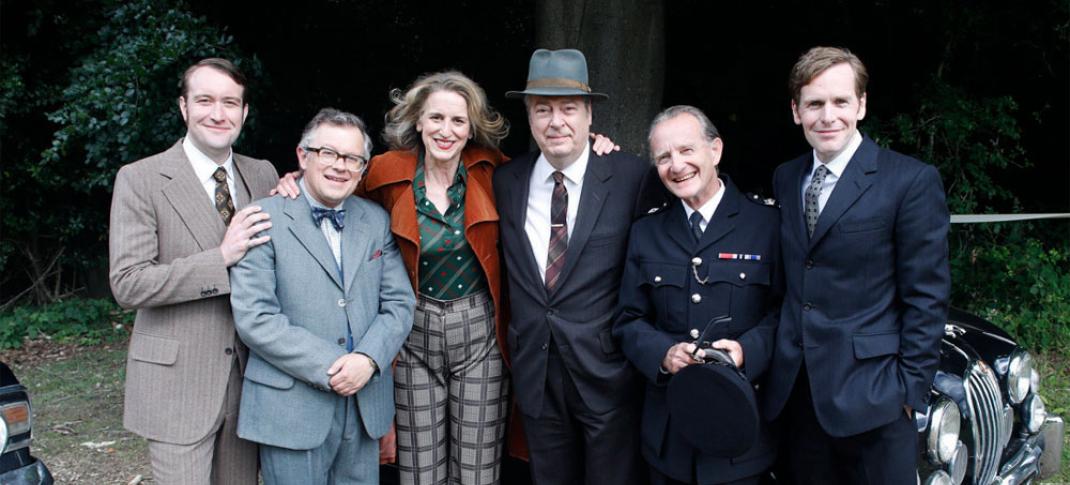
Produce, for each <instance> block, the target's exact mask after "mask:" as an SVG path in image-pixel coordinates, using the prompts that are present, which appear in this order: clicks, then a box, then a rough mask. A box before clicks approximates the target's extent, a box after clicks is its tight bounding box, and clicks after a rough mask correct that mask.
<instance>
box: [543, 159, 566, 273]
mask: <svg viewBox="0 0 1070 485" xmlns="http://www.w3.org/2000/svg"><path fill="white" fill-rule="evenodd" d="M553 176H554V194H553V197H551V199H550V250H549V252H548V254H547V257H546V289H547V290H550V291H553V289H554V287H555V286H557V278H558V277H560V276H561V269H562V268H564V266H565V250H566V249H568V222H567V221H568V190H567V189H565V174H563V173H561V171H559V170H555V171H554V174H553Z"/></svg>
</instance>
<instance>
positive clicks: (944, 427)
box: [927, 398, 960, 464]
mask: <svg viewBox="0 0 1070 485" xmlns="http://www.w3.org/2000/svg"><path fill="white" fill-rule="evenodd" d="M931 418H932V419H931V420H930V421H929V436H928V440H927V441H928V445H929V450H928V453H929V459H930V460H932V461H934V462H937V463H941V464H943V463H947V462H948V461H950V460H951V459H952V458H954V457H955V446H956V445H957V444H958V442H959V425H960V415H959V407H958V405H956V404H955V403H954V402H952V401H951V400H949V399H943V398H942V399H940V400H939V401H937V402H936V405H934V406H933V407H932V414H931Z"/></svg>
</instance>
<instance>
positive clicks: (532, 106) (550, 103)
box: [527, 96, 591, 170]
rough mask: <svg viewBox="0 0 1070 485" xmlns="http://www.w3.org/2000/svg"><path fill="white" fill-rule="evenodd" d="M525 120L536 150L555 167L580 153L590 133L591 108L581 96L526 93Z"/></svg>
mask: <svg viewBox="0 0 1070 485" xmlns="http://www.w3.org/2000/svg"><path fill="white" fill-rule="evenodd" d="M527 105H528V123H529V124H530V125H531V135H532V136H533V137H534V138H535V143H537V144H538V145H539V150H542V154H543V155H545V156H546V159H547V160H548V161H549V162H550V164H551V165H553V166H554V167H555V168H557V169H558V170H560V169H563V168H565V167H567V166H569V165H570V164H572V162H575V161H576V159H578V158H579V157H580V154H582V153H583V149H584V148H585V147H586V146H587V137H588V136H589V135H590V133H591V109H590V105H588V104H587V101H586V100H585V99H584V98H583V97H582V96H528V97H527Z"/></svg>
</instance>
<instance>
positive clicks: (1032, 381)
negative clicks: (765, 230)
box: [1029, 368, 1040, 394]
mask: <svg viewBox="0 0 1070 485" xmlns="http://www.w3.org/2000/svg"><path fill="white" fill-rule="evenodd" d="M1029 390H1031V391H1033V393H1034V394H1036V393H1037V392H1040V373H1039V372H1037V370H1036V368H1034V369H1033V375H1032V376H1031V377H1030V378H1029Z"/></svg>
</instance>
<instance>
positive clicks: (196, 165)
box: [182, 136, 238, 209]
mask: <svg viewBox="0 0 1070 485" xmlns="http://www.w3.org/2000/svg"><path fill="white" fill-rule="evenodd" d="M182 151H184V152H186V159H188V160H189V163H190V165H193V173H194V174H196V175H197V180H198V181H199V182H200V183H201V185H202V186H204V191H205V192H207V193H208V200H210V201H211V202H212V207H215V185H216V182H215V178H214V177H212V174H214V173H215V171H216V169H217V168H219V167H220V165H219V164H218V163H215V161H214V160H212V159H211V158H208V155H205V154H204V153H202V152H201V151H200V150H198V149H197V147H195V146H193V142H191V141H190V140H189V137H188V136H187V137H185V138H184V139H183V140H182ZM222 167H223V169H224V170H226V171H227V188H228V189H229V190H230V199H231V200H233V201H234V208H235V209H237V208H238V195H237V192H235V191H234V150H231V151H230V154H229V155H227V160H226V161H225V162H223V165H222Z"/></svg>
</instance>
